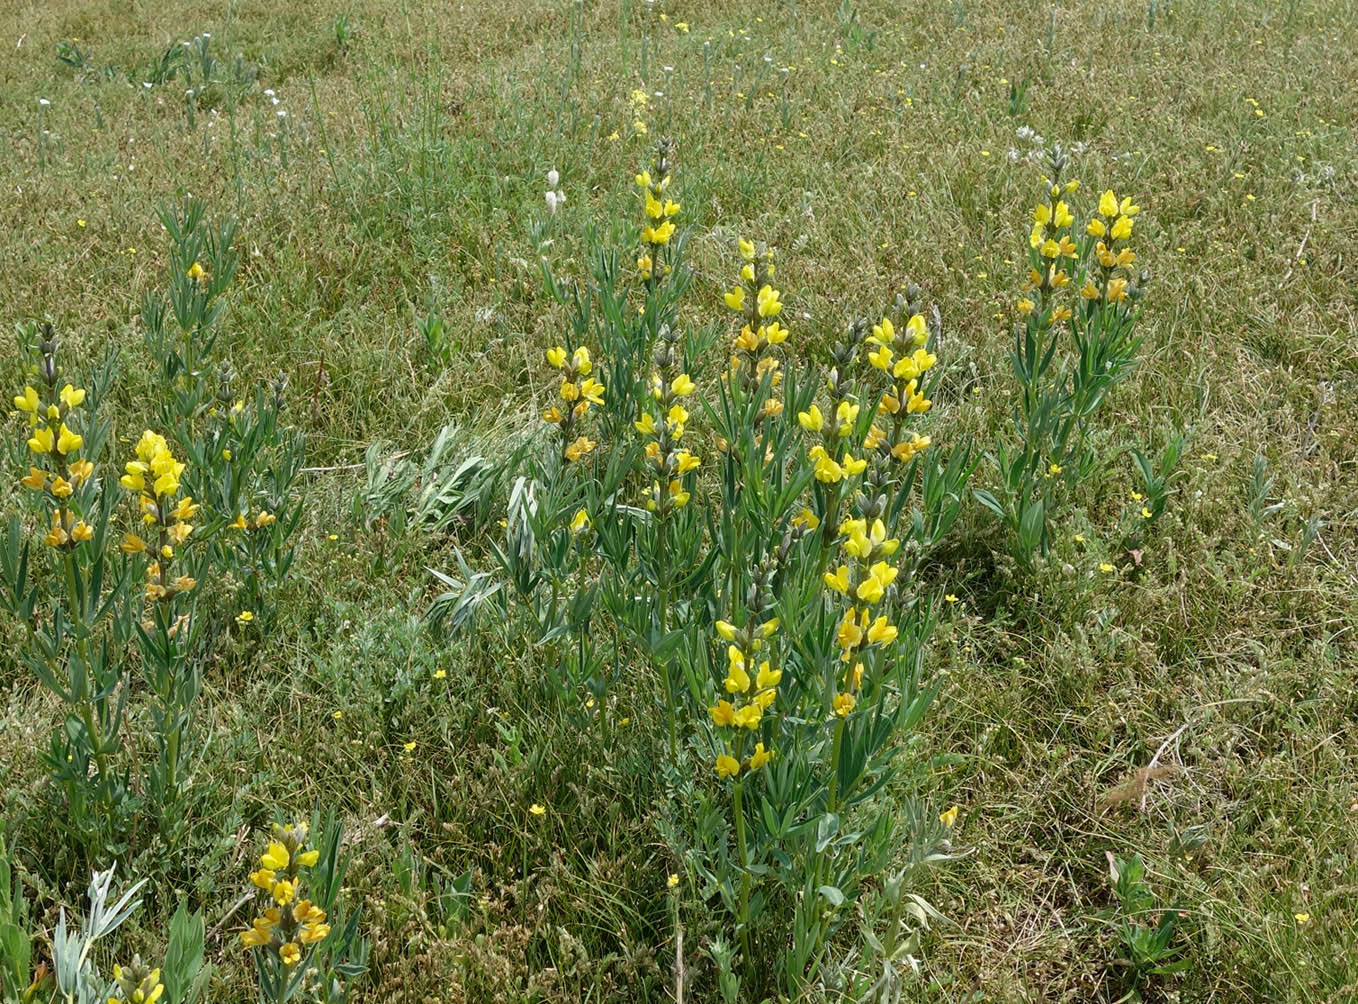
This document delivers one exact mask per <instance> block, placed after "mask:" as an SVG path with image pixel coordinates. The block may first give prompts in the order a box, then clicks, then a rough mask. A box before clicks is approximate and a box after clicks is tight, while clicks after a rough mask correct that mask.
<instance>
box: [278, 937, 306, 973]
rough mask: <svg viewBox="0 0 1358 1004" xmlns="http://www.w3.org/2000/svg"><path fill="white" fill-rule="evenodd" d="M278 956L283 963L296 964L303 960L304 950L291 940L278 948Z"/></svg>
mask: <svg viewBox="0 0 1358 1004" xmlns="http://www.w3.org/2000/svg"><path fill="white" fill-rule="evenodd" d="M278 957H279V958H280V959H282V960H283V965H285V966H289V967H291V966H295V965H297V963H298V962H300V961H301V960H302V950H301V949H300V948H298V947H297V945H296V944H294V943H293V942H291V941H289V942H287V943H286V944H285V945H284V946H283V947H282V948H280V949H279V950H278Z"/></svg>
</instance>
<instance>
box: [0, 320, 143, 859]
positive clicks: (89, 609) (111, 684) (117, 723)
mask: <svg viewBox="0 0 1358 1004" xmlns="http://www.w3.org/2000/svg"><path fill="white" fill-rule="evenodd" d="M21 334H22V335H23V337H24V339H25V341H26V342H27V344H28V347H29V348H30V349H31V350H32V352H33V359H34V362H33V365H32V367H31V369H30V382H29V383H28V384H27V385H26V386H25V387H24V388H23V390H22V393H20V394H18V395H16V396H15V397H14V407H15V408H16V410H17V412H18V414H19V415H20V416H22V418H23V421H24V425H25V427H24V430H23V432H21V433H20V436H21V437H22V438H23V439H25V440H26V441H27V452H28V454H29V458H30V459H29V463H28V473H27V475H26V476H25V477H23V478H22V479H20V485H21V486H22V489H23V495H24V497H25V498H26V500H27V502H28V503H29V511H30V512H31V514H32V517H31V518H32V520H33V521H34V522H36V524H37V526H36V529H35V530H34V531H33V535H34V537H36V539H37V543H38V547H39V548H40V550H39V551H38V552H37V553H36V554H35V553H34V551H33V549H32V545H31V542H30V538H29V526H30V525H31V524H30V523H29V521H28V520H25V519H23V518H21V516H20V515H19V514H18V513H17V512H16V513H14V514H12V515H11V516H10V519H9V526H8V532H7V535H6V541H5V547H4V548H3V551H2V552H0V584H2V585H3V589H2V590H0V597H3V599H0V602H2V603H3V605H4V607H5V609H7V610H8V612H9V613H10V614H11V615H12V616H14V618H15V619H16V620H17V621H18V622H19V624H20V625H21V627H22V629H23V632H24V633H23V637H22V641H21V643H20V650H19V657H20V658H21V659H22V660H23V662H25V663H27V665H28V666H29V668H30V669H32V671H33V673H34V675H36V676H37V677H38V679H39V680H40V681H42V683H43V684H44V685H45V686H46V687H47V689H48V690H49V691H51V692H52V693H53V694H54V695H56V696H57V697H58V698H59V699H60V700H61V701H62V703H63V704H64V705H65V706H66V709H67V719H66V721H65V722H64V723H63V725H62V727H61V728H59V729H57V730H56V731H55V732H54V733H53V735H52V738H51V743H50V745H49V748H48V750H47V752H46V753H45V754H44V759H45V760H46V762H47V765H48V768H49V771H50V774H51V778H52V783H53V788H54V789H55V791H56V792H58V793H59V796H60V798H61V802H62V811H59V812H58V813H57V814H56V815H57V818H58V819H61V820H63V821H64V823H65V825H66V827H67V828H68V832H69V834H70V836H71V837H72V840H73V843H75V844H76V846H79V847H82V848H84V849H85V850H86V851H87V852H89V853H90V854H91V855H92V856H94V857H96V858H102V857H103V856H104V855H105V854H107V853H111V852H114V851H116V849H117V848H119V847H120V846H121V843H122V840H123V839H124V835H125V833H126V829H127V826H128V825H129V822H130V819H131V816H132V814H133V813H134V812H135V811H136V809H135V804H134V800H133V799H132V798H131V795H130V793H129V791H128V790H127V786H126V784H125V783H124V778H123V774H122V772H121V771H120V770H119V767H118V765H117V763H116V762H115V756H116V754H117V753H118V752H119V750H120V748H121V745H122V744H121V737H120V731H121V727H122V721H123V711H124V706H125V704H126V702H127V698H128V688H127V681H126V679H125V677H124V671H123V656H122V652H123V649H124V648H125V647H126V646H127V645H128V644H130V643H131V641H132V632H133V627H132V619H131V617H130V616H129V615H128V614H127V612H126V609H125V605H124V604H122V603H121V602H120V601H121V597H122V595H123V593H124V589H123V586H124V583H125V582H127V577H126V576H125V575H124V574H123V573H122V570H121V569H120V568H119V567H118V566H117V564H116V563H115V561H114V560H112V558H111V557H110V555H109V553H108V552H109V548H108V547H107V541H108V537H109V531H110V524H111V522H112V520H111V517H112V514H113V506H114V504H115V503H116V500H117V493H116V492H109V491H105V490H104V485H105V484H106V483H107V478H105V477H100V476H98V471H99V466H98V461H99V458H100V455H101V452H102V450H103V446H104V442H105V440H106V438H107V435H108V429H107V426H106V425H105V424H104V423H103V422H101V421H99V419H98V418H97V413H98V407H99V403H100V400H101V398H102V397H103V393H104V390H105V389H106V388H107V386H108V384H109V382H110V381H111V380H112V370H111V367H106V368H105V369H104V370H103V371H101V372H100V373H99V374H98V375H97V376H96V378H95V380H94V382H93V383H91V384H90V385H89V387H88V388H85V387H80V386H77V385H76V384H75V383H73V382H72V381H71V380H69V379H67V376H66V372H65V369H64V367H63V366H62V364H61V362H60V360H59V342H58V339H57V337H56V335H55V334H54V333H53V331H52V328H51V326H50V325H44V326H42V327H41V328H38V327H36V326H27V327H24V328H22V329H21Z"/></svg>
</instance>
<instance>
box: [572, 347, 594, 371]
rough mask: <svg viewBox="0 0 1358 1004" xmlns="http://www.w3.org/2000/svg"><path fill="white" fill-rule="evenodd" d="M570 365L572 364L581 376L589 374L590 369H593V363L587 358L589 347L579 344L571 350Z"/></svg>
mask: <svg viewBox="0 0 1358 1004" xmlns="http://www.w3.org/2000/svg"><path fill="white" fill-rule="evenodd" d="M571 366H573V367H574V368H575V372H577V373H579V374H580V375H581V376H589V373H590V370H592V369H594V363H592V362H591V361H590V358H589V349H587V348H585V346H583V345H581V346H580V347H579V348H578V349H576V350H575V351H574V352H572V353H571Z"/></svg>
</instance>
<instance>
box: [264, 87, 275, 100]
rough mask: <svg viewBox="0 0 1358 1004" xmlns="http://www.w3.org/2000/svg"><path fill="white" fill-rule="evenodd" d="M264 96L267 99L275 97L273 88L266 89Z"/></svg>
mask: <svg viewBox="0 0 1358 1004" xmlns="http://www.w3.org/2000/svg"><path fill="white" fill-rule="evenodd" d="M264 96H265V97H267V98H271V97H273V88H272V87H266V88H264Z"/></svg>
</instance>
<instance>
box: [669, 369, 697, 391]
mask: <svg viewBox="0 0 1358 1004" xmlns="http://www.w3.org/2000/svg"><path fill="white" fill-rule="evenodd" d="M695 387H697V384H695V383H694V382H693V380H692V378H690V377H689V375H688V374H687V373H680V374H679V375H678V376H677V377H675V378H674V382H673V383H671V384H670V393H671V394H674V395H675V396H676V397H688V395H690V394H692V393H693V391H694V388H695Z"/></svg>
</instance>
